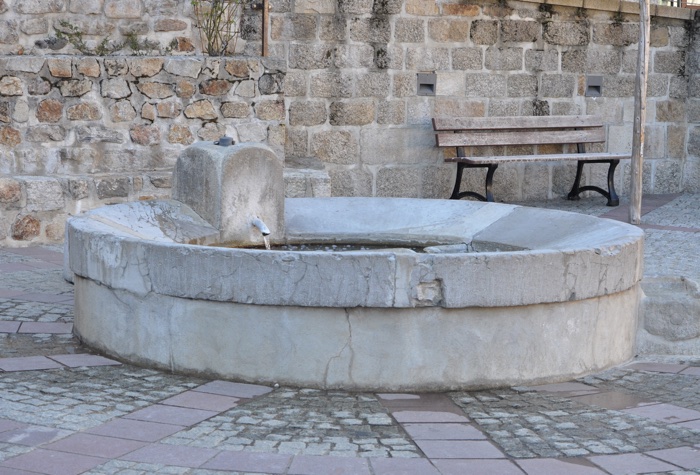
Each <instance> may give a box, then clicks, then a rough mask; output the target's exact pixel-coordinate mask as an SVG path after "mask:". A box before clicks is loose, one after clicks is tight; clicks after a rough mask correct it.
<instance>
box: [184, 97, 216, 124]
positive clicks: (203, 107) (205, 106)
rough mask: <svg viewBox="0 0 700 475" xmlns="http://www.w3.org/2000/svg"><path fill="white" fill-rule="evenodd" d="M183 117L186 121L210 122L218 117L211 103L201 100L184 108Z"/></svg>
mask: <svg viewBox="0 0 700 475" xmlns="http://www.w3.org/2000/svg"><path fill="white" fill-rule="evenodd" d="M185 116H186V117H187V118H188V119H194V118H196V119H204V120H211V119H216V118H217V117H218V116H219V115H218V114H217V113H216V109H214V105H213V104H212V103H211V101H209V100H207V99H203V100H200V101H195V102H193V103H191V104H190V105H188V106H187V107H186V108H185Z"/></svg>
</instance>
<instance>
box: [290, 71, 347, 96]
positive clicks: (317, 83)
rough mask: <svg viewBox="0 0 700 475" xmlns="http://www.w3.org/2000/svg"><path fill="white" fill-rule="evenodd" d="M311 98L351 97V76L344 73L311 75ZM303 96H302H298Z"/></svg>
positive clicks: (325, 72)
mask: <svg viewBox="0 0 700 475" xmlns="http://www.w3.org/2000/svg"><path fill="white" fill-rule="evenodd" d="M309 89H310V92H311V97H329V98H330V97H334V98H339V97H352V95H353V75H352V74H350V73H345V72H327V71H324V72H320V73H316V74H313V75H311V85H310V87H309ZM299 95H304V94H299Z"/></svg>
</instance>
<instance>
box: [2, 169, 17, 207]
mask: <svg viewBox="0 0 700 475" xmlns="http://www.w3.org/2000/svg"><path fill="white" fill-rule="evenodd" d="M21 199H22V186H21V184H20V182H19V181H17V180H15V179H13V178H9V177H8V178H4V177H0V205H2V206H3V208H7V207H18V206H19V204H20V200H21Z"/></svg>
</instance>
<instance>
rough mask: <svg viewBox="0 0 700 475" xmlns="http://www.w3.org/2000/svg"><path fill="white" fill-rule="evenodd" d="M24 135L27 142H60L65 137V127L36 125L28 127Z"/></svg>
mask: <svg viewBox="0 0 700 475" xmlns="http://www.w3.org/2000/svg"><path fill="white" fill-rule="evenodd" d="M76 135H77V133H76ZM25 137H26V139H27V141H28V142H62V141H63V140H65V138H66V129H64V128H63V127H61V126H60V125H37V126H34V127H30V128H29V129H28V130H27V134H26V136H25Z"/></svg>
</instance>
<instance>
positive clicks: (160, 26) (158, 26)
mask: <svg viewBox="0 0 700 475" xmlns="http://www.w3.org/2000/svg"><path fill="white" fill-rule="evenodd" d="M186 29H187V22H184V21H182V20H178V19H177V18H158V19H157V20H156V21H154V22H153V31H156V32H159V31H183V30H186Z"/></svg>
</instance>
